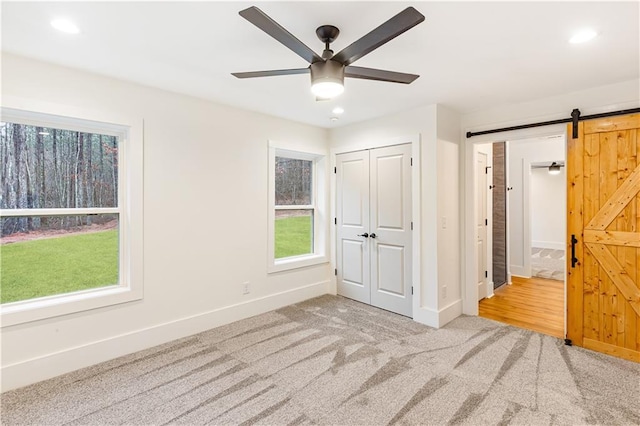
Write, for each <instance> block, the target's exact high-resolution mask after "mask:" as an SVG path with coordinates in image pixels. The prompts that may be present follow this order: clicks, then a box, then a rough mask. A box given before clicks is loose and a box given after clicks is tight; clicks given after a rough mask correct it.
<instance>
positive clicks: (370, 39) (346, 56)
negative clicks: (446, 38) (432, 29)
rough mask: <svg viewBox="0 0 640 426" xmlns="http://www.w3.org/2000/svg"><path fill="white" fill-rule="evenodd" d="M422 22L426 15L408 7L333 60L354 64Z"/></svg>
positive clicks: (342, 51) (335, 56) (339, 53)
mask: <svg viewBox="0 0 640 426" xmlns="http://www.w3.org/2000/svg"><path fill="white" fill-rule="evenodd" d="M422 21H424V15H423V14H421V13H420V12H418V11H417V10H415V9H414V8H413V7H408V8H406V9H405V10H403V11H402V12H400V13H398V14H397V15H396V16H394V17H393V18H391V19H389V20H388V21H387V22H385V23H384V24H382V25H380V26H379V27H378V28H376V29H374V30H373V31H371V32H370V33H369V34H367V35H365V36H363V37H362V38H360V39H359V40H356V41H355V42H353V43H351V44H350V45H349V46H347V47H345V48H344V49H342V50H341V51H340V52H338V53H337V54H336V55H334V56H333V58H332V59H333V60H334V61H338V62H340V63H342V64H344V65H349V64H352V63H353V62H355V61H357V60H358V59H360V58H362V57H363V56H364V55H366V54H368V53H370V52H371V51H373V50H375V49H377V48H378V47H380V46H382V45H383V44H385V43H386V42H388V41H390V40H393V39H394V38H396V37H398V36H399V35H400V34H402V33H403V32H405V31H407V30H410V29H411V28H413V27H415V26H416V25H418V24H419V23H420V22H422Z"/></svg>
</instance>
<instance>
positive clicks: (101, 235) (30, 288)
mask: <svg viewBox="0 0 640 426" xmlns="http://www.w3.org/2000/svg"><path fill="white" fill-rule="evenodd" d="M117 282H118V231H117V230H110V231H102V232H95V233H91V234H82V235H70V236H63V237H58V238H49V239H44V240H33V241H25V242H18V243H12V244H5V245H2V246H0V301H1V302H2V303H8V302H16V301H19V300H27V299H32V298H35V297H43V296H51V295H54V294H62V293H68V292H73V291H78V290H86V289H90V288H96V287H102V286H107V285H112V284H117Z"/></svg>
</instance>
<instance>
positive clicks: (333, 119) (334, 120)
mask: <svg viewBox="0 0 640 426" xmlns="http://www.w3.org/2000/svg"><path fill="white" fill-rule="evenodd" d="M329 120H330V121H331V122H332V123H335V122H336V121H338V120H339V119H338V117H331V118H330V119H329Z"/></svg>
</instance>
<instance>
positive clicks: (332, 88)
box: [232, 6, 424, 99]
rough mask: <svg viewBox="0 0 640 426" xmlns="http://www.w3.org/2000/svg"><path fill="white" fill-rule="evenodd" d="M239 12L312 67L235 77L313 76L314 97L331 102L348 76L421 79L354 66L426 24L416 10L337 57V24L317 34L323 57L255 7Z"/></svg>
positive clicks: (397, 17)
mask: <svg viewBox="0 0 640 426" xmlns="http://www.w3.org/2000/svg"><path fill="white" fill-rule="evenodd" d="M239 13H240V16H242V17H243V18H244V19H246V20H247V21H249V22H251V23H252V24H253V25H255V26H256V27H258V28H260V29H261V30H262V31H264V32H265V33H267V34H269V35H270V36H271V37H273V38H275V39H276V40H278V41H279V42H280V43H282V44H284V45H285V46H286V47H288V48H289V49H291V50H292V51H293V52H294V53H296V54H297V55H298V56H300V57H301V58H302V59H304V60H305V61H307V62H308V63H309V64H311V65H309V66H308V67H307V68H293V69H282V70H271V71H251V72H237V73H232V75H234V76H235V77H237V78H254V77H270V76H276V75H292V74H307V73H311V91H312V92H313V94H314V95H316V97H317V99H330V98H333V97H335V96H338V95H339V94H341V93H342V92H343V91H344V78H345V77H351V78H360V79H365V80H377V81H387V82H392V83H403V84H409V83H411V82H413V81H414V80H415V79H416V78H418V77H420V76H419V75H416V74H406V73H401V72H395V71H385V70H380V69H374V68H363V67H354V66H353V65H351V64H353V63H354V62H355V61H357V60H358V59H360V58H362V57H363V56H365V55H366V54H368V53H371V52H372V51H373V50H375V49H377V48H378V47H380V46H382V45H383V44H385V43H387V42H388V41H390V40H392V39H394V38H396V37H397V36H399V35H400V34H402V33H404V32H405V31H407V30H409V29H411V28H413V27H415V26H416V25H418V24H419V23H421V22H422V21H424V15H422V14H421V13H420V12H418V11H417V10H416V9H414V8H413V7H408V8H406V9H405V10H403V11H402V12H400V13H398V14H397V15H395V16H394V17H393V18H391V19H389V20H388V21H386V22H385V23H383V24H382V25H380V26H379V27H377V28H375V29H374V30H372V31H371V32H369V33H368V34H366V35H365V36H363V37H361V38H360V39H359V40H356V41H355V42H353V43H351V44H350V45H349V46H347V47H345V48H344V49H342V50H341V51H340V52H338V53H336V54H335V55H334V54H333V50H331V49H330V48H329V45H330V43H332V42H333V41H334V40H335V39H336V38H337V37H338V34H340V30H339V29H338V28H336V27H334V26H333V25H322V26H320V27H318V28H317V29H316V35H317V36H318V38H319V39H320V40H321V41H322V42H323V43H324V45H325V48H324V51H323V52H322V55H321V56H319V55H318V54H316V53H315V52H314V51H313V50H311V49H310V48H309V47H307V46H306V45H305V44H304V43H302V42H301V41H300V40H298V39H297V38H296V37H295V36H294V35H293V34H291V33H290V32H289V31H287V30H286V29H284V28H283V27H282V26H281V25H280V24H278V23H277V22H276V21H274V20H273V19H271V18H270V17H269V16H267V14H265V13H264V12H263V11H261V10H260V9H258V8H257V7H255V6H252V7H250V8H248V9H245V10H241V11H240V12H239Z"/></svg>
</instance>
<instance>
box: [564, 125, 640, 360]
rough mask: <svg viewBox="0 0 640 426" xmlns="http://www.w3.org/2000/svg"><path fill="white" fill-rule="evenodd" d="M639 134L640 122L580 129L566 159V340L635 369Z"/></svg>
mask: <svg viewBox="0 0 640 426" xmlns="http://www.w3.org/2000/svg"><path fill="white" fill-rule="evenodd" d="M639 129H640V114H635V115H627V116H620V117H610V118H603V119H599V120H589V121H584V122H581V123H580V125H579V134H578V138H576V139H571V138H570V139H569V144H568V156H567V159H568V163H567V179H568V191H567V195H568V221H567V226H568V234H569V235H568V238H569V243H568V251H567V254H568V256H567V260H568V264H567V271H568V280H569V281H568V287H567V338H569V339H571V340H572V341H573V343H574V344H576V345H578V346H583V347H585V348H589V349H592V350H596V351H599V352H604V353H607V354H610V355H615V356H619V357H622V358H626V359H630V360H634V361H638V362H640V272H639V271H638V269H639V268H640V194H639V191H640V161H639V158H638V155H639V154H640V130H639ZM568 134H569V135H571V134H572V130H571V125H570V126H569V131H568ZM572 238H575V239H573V242H572ZM572 251H573V253H574V256H572V255H571V253H572ZM573 257H575V259H572V258H573Z"/></svg>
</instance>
